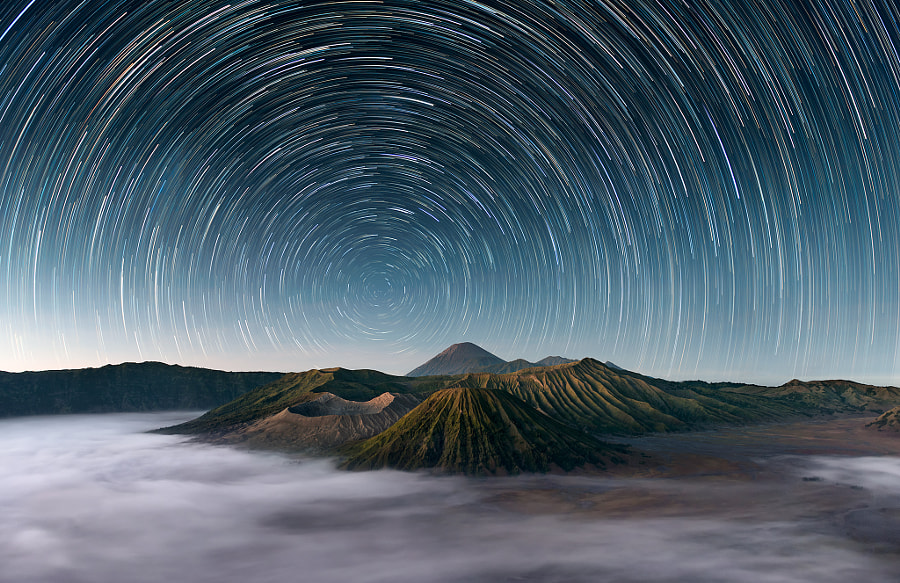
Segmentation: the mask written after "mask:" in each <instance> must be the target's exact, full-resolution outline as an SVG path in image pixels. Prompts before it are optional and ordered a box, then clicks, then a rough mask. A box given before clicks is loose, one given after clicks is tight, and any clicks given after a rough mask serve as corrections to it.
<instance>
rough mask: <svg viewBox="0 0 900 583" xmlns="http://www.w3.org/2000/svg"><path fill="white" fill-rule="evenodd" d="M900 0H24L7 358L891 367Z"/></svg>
mask: <svg viewBox="0 0 900 583" xmlns="http://www.w3.org/2000/svg"><path fill="white" fill-rule="evenodd" d="M898 22H900V10H898V7H897V6H896V5H895V4H893V3H890V2H881V1H871V0H865V1H862V2H856V3H853V4H850V3H847V2H841V1H838V0H819V1H814V2H808V3H803V4H802V5H798V4H797V3H794V2H787V1H774V2H772V1H765V2H763V1H754V0H747V1H744V2H726V3H719V2H709V1H700V2H690V3H683V2H674V1H664V2H650V1H643V0H638V1H628V2H623V1H617V0H601V1H598V2H585V1H560V2H553V3H551V2H539V1H532V0H527V1H523V0H518V1H511V0H485V1H483V2H469V1H459V0H454V1H449V0H448V1H435V0H426V1H416V2H414V1H411V0H386V1H385V2H366V1H363V2H349V1H348V2H344V1H328V2H324V1H323V2H315V1H313V2H302V3H301V2H285V1H277V0H276V1H268V2H256V1H252V0H250V1H247V2H242V3H238V4H223V3H221V2H218V1H213V0H193V1H188V0H179V1H168V2H162V1H149V2H144V1H140V2H139V1H124V0H84V1H80V2H76V1H71V0H57V1H52V2H34V1H33V0H31V1H29V0H9V1H7V2H4V3H3V4H2V6H0V278H2V279H0V369H2V370H25V369H32V370H34V369H47V368H78V367H84V366H98V365H103V364H106V363H109V362H122V361H133V360H161V361H165V362H171V363H178V364H185V365H193V366H205V367H210V368H221V369H228V370H236V369H239V370H260V369H269V370H305V369H309V368H314V367H317V368H318V367H328V366H338V365H339V366H346V367H350V368H375V369H379V370H384V371H385V372H395V373H398V372H403V371H407V370H410V369H412V368H414V367H415V366H418V365H419V364H421V363H422V362H425V361H426V360H427V359H429V358H431V357H432V356H433V355H434V354H437V353H438V352H440V351H441V350H443V349H444V348H446V347H447V346H448V345H450V344H452V343H454V342H460V341H463V340H470V341H472V342H475V343H477V344H479V345H480V346H484V347H485V348H486V349H488V350H490V351H491V352H494V353H496V354H498V355H501V357H504V358H509V359H512V358H526V359H528V360H537V359H540V358H543V357H545V356H547V355H548V354H560V355H563V356H568V357H573V358H580V357H583V356H591V357H594V358H598V359H600V360H604V361H605V360H612V361H614V362H616V363H618V364H620V365H621V366H623V367H625V368H627V369H630V370H635V371H638V372H641V373H644V374H649V375H653V376H658V377H663V378H670V379H687V378H702V379H706V380H723V379H728V380H741V381H748V382H760V383H766V384H773V383H775V384H780V383H782V382H784V381H786V380H788V379H790V378H794V377H798V378H806V379H809V378H852V379H854V380H859V381H862V382H871V383H875V384H900V285H898V282H900V251H898V249H900V132H897V128H898V127H900V92H898V91H897V88H898V87H900V56H898V55H900V53H898V48H900V27H898Z"/></svg>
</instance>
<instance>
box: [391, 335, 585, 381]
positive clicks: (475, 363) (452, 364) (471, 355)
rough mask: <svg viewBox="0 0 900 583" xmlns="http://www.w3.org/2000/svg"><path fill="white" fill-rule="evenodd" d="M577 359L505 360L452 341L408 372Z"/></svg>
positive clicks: (504, 369)
mask: <svg viewBox="0 0 900 583" xmlns="http://www.w3.org/2000/svg"><path fill="white" fill-rule="evenodd" d="M568 362H575V361H574V360H572V359H570V358H564V357H562V356H547V357H544V358H542V359H541V360H539V361H537V362H529V361H527V360H525V359H524V358H517V359H515V360H510V361H505V360H503V359H502V358H500V357H499V356H496V355H495V354H492V353H490V352H488V351H487V350H485V349H484V348H482V347H480V346H478V345H477V344H473V343H472V342H460V343H458V344H451V345H450V346H449V347H447V348H445V349H444V350H443V351H441V352H440V353H438V354H437V355H435V356H434V357H432V358H430V359H429V360H428V361H426V362H425V363H423V364H421V365H419V366H417V367H416V368H414V369H413V370H411V371H410V372H408V373H406V376H408V377H419V376H436V375H452V374H466V373H471V372H487V373H494V374H509V373H514V372H518V371H520V370H524V369H526V368H535V367H543V366H554V365H557V364H565V363H568Z"/></svg>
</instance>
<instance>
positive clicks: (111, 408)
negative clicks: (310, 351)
mask: <svg viewBox="0 0 900 583" xmlns="http://www.w3.org/2000/svg"><path fill="white" fill-rule="evenodd" d="M282 374H283V373H273V372H225V371H220V370H210V369H205V368H194V367H183V366H176V365H169V364H163V363H161V362H141V363H134V362H128V363H124V364H116V365H107V366H104V367H100V368H85V369H73V370H48V371H40V372H21V373H8V372H0V417H13V416H18V415H51V414H59V413H109V412H120V411H164V410H174V409H181V410H191V409H209V408H210V407H217V406H219V405H221V404H222V403H227V402H229V401H231V400H232V399H234V398H236V397H237V396H239V395H241V394H242V393H245V392H247V391H249V390H250V389H253V388H255V387H258V386H260V385H264V384H266V383H269V382H271V381H273V380H275V379H277V378H279V377H280V376H281V375H282Z"/></svg>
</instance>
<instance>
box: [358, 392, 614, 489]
mask: <svg viewBox="0 0 900 583" xmlns="http://www.w3.org/2000/svg"><path fill="white" fill-rule="evenodd" d="M342 453H343V454H344V455H346V456H347V459H346V461H345V462H344V467H346V468H348V469H375V468H381V467H392V468H396V469H401V470H413V469H419V468H435V469H438V470H441V471H444V472H452V473H465V474H498V473H500V474H504V473H509V474H517V473H519V472H547V471H550V470H551V469H553V468H554V467H559V468H561V469H563V470H566V471H568V470H572V469H574V468H575V467H578V466H581V465H584V464H586V463H592V464H596V465H598V466H605V465H606V464H608V463H624V462H625V461H626V460H627V459H628V457H629V455H628V454H627V453H626V448H625V447H623V446H616V445H610V444H606V443H603V442H601V441H598V440H597V439H595V438H593V437H591V436H590V435H587V434H586V433H583V432H581V431H578V430H576V429H573V428H571V427H568V426H566V425H564V424H562V423H560V422H558V421H556V420H554V419H551V418H550V417H548V416H547V415H544V414H543V413H541V412H539V411H537V410H535V409H534V408H533V407H530V406H529V405H527V404H526V403H524V402H523V401H522V400H520V399H518V398H516V397H514V396H512V395H510V394H507V393H504V392H502V391H492V390H487V389H477V388H452V389H444V390H441V391H438V392H436V393H434V394H433V395H431V396H430V397H429V398H428V399H427V400H426V401H425V402H423V403H422V404H421V405H419V406H418V407H416V408H415V409H413V410H412V411H410V412H409V413H407V414H406V416H404V417H403V418H401V419H400V421H398V422H397V423H395V424H394V425H393V426H392V427H390V428H389V429H387V430H386V431H384V432H382V433H380V434H379V435H376V436H375V437H372V438H370V439H367V440H365V441H362V442H359V443H356V444H350V445H348V446H345V447H344V448H343V450H342Z"/></svg>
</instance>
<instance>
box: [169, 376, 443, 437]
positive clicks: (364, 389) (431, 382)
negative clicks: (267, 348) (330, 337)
mask: <svg viewBox="0 0 900 583" xmlns="http://www.w3.org/2000/svg"><path fill="white" fill-rule="evenodd" d="M459 378H460V377H453V376H450V377H424V378H408V377H398V376H393V375H389V374H385V373H382V372H378V371H374V370H348V369H343V368H328V369H321V370H319V369H313V370H308V371H306V372H301V373H290V374H287V375H284V376H283V377H281V378H279V379H278V380H276V381H274V382H272V383H269V384H268V385H264V386H262V387H259V388H257V389H255V390H253V391H250V392H248V393H246V394H244V395H241V396H240V397H239V398H237V399H235V400H233V401H231V402H230V403H226V404H225V405H222V406H221V407H217V408H215V409H213V410H211V411H208V412H207V413H206V414H205V415H203V416H201V417H198V418H197V419H193V420H191V421H188V422H187V423H182V424H181V425H176V426H174V427H168V428H165V429H163V430H160V431H162V432H164V433H206V432H218V431H223V430H225V429H227V428H229V427H231V426H234V425H239V424H243V423H251V422H254V421H257V420H259V419H263V418H265V417H269V416H271V415H275V414H276V413H279V412H281V411H282V410H283V409H285V408H287V407H292V406H295V405H299V404H301V403H304V402H306V401H308V400H311V399H314V398H315V397H316V394H317V393H324V392H328V393H333V394H334V395H337V396H339V397H341V398H344V399H350V400H353V401H365V400H368V399H372V398H375V397H377V396H378V395H381V394H382V393H386V392H390V393H400V394H409V393H413V394H415V393H421V394H423V395H427V394H430V393H432V392H434V391H436V390H438V389H442V388H444V387H446V386H448V385H450V384H452V383H453V382H455V381H457V380H458V379H459Z"/></svg>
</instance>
